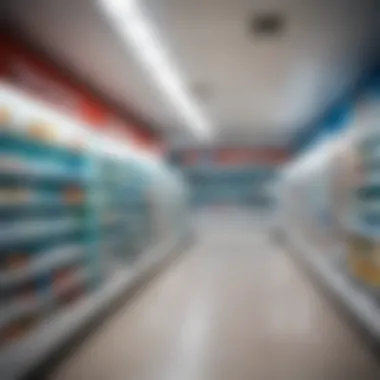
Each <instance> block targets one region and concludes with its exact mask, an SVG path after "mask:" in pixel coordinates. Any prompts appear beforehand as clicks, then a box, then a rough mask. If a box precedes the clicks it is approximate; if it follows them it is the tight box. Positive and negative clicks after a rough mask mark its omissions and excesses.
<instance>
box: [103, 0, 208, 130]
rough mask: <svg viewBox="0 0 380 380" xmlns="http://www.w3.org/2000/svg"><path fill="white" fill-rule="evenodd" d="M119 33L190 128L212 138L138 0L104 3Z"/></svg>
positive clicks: (203, 118) (204, 120)
mask: <svg viewBox="0 0 380 380" xmlns="http://www.w3.org/2000/svg"><path fill="white" fill-rule="evenodd" d="M100 3H101V5H102V6H103V8H104V9H105V10H106V12H107V14H108V15H109V16H110V17H111V19H112V21H113V22H114V23H115V25H116V27H117V29H118V31H119V32H120V33H121V35H122V36H123V37H124V38H126V39H127V40H128V41H129V42H130V44H131V45H132V46H133V48H134V50H135V52H136V54H137V56H138V58H139V59H140V60H141V61H142V62H143V63H144V65H145V66H146V68H147V70H148V71H149V73H150V74H151V76H152V77H153V79H154V80H155V82H156V83H157V85H158V86H159V87H160V88H161V90H162V91H163V92H165V93H166V95H167V98H168V100H169V101H170V103H171V104H172V105H173V106H174V107H175V108H176V109H177V110H178V111H179V112H180V114H181V115H182V117H183V118H184V119H185V120H186V121H187V123H188V124H189V126H190V127H191V128H192V129H193V130H194V131H195V132H196V133H197V135H199V136H202V137H209V136H210V134H211V126H210V124H209V122H208V120H207V119H206V118H205V116H204V115H203V114H202V112H201V110H200V109H199V107H198V106H197V105H196V104H195V101H194V99H192V97H191V96H190V95H189V94H188V92H187V91H186V88H185V87H184V85H183V81H182V80H181V79H180V78H181V76H180V75H179V73H178V71H177V70H176V69H175V67H174V65H173V64H171V62H170V59H169V58H168V56H167V54H166V53H165V49H164V48H163V47H162V43H161V42H160V41H159V40H158V38H157V35H156V34H155V33H154V32H153V30H152V27H151V25H150V24H149V21H148V20H147V19H146V18H145V17H144V15H143V13H142V12H141V10H140V9H139V7H138V4H137V2H136V1H135V0H100Z"/></svg>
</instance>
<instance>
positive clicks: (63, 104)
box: [0, 36, 161, 152]
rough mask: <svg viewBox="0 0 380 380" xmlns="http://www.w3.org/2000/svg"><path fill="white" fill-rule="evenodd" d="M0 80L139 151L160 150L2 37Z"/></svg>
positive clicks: (149, 137)
mask: <svg viewBox="0 0 380 380" xmlns="http://www.w3.org/2000/svg"><path fill="white" fill-rule="evenodd" d="M1 78H2V80H4V81H6V82H8V83H11V84H12V85H14V86H17V87H18V88H20V89H22V90H23V91H25V92H29V93H32V94H33V95H34V96H37V97H39V98H41V99H42V100H44V101H46V102H47V103H49V104H51V105H52V106H54V107H56V108H59V109H60V110H62V111H63V112H65V113H67V114H70V115H71V116H74V117H76V118H78V119H80V120H81V121H83V122H85V123H87V124H88V125H89V126H91V127H93V128H96V129H102V130H106V131H108V130H109V131H110V133H111V134H117V135H118V137H119V138H124V139H125V140H128V141H129V142H132V143H134V144H135V145H138V146H139V147H140V148H142V149H146V150H151V151H152V152H159V151H161V143H160V142H159V141H158V139H157V137H156V136H154V135H153V133H150V132H149V131H147V130H146V129H144V127H143V126H141V125H138V124H137V123H135V122H131V121H130V120H126V118H125V117H124V116H123V115H120V113H119V112H117V111H115V110H113V109H111V108H110V107H108V106H106V105H105V104H104V103H103V102H102V101H101V100H99V99H98V98H97V97H96V96H94V95H93V94H92V93H91V92H89V91H87V90H86V89H85V88H83V87H82V86H80V85H77V84H76V83H74V82H73V81H72V80H70V79H69V78H68V77H67V76H65V75H64V74H63V73H62V72H61V71H60V70H58V69H57V68H56V67H55V66H54V65H52V64H50V63H49V62H46V61H45V60H44V59H42V58H41V57H40V56H38V55H36V54H35V53H33V52H31V51H30V49H29V48H28V47H26V46H25V45H24V44H22V43H20V42H19V41H16V40H14V39H13V38H10V37H4V36H1V41H0V79H1Z"/></svg>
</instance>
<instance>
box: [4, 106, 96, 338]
mask: <svg viewBox="0 0 380 380" xmlns="http://www.w3.org/2000/svg"><path fill="white" fill-rule="evenodd" d="M5 112H6V111H5V110H3V120H2V124H1V132H0V181H1V182H0V186H1V188H0V223H1V235H0V251H1V253H0V255H1V256H0V292H1V293H0V310H1V319H0V339H1V342H9V341H12V340H13V339H15V338H17V337H19V336H22V335H23V334H25V333H26V332H27V331H28V330H29V329H30V328H32V327H33V326H34V325H35V324H36V323H37V322H38V321H39V320H40V319H41V318H43V317H44V316H46V315H47V314H49V313H51V312H52V311H54V310H55V309H56V308H59V307H60V306H61V305H62V304H65V303H67V302H73V301H74V300H75V299H76V298H79V297H81V296H82V295H83V294H84V293H85V292H86V291H87V290H88V288H89V283H90V279H91V277H92V276H95V273H93V272H91V271H89V270H88V267H87V266H86V264H87V252H86V236H87V235H88V233H89V231H88V228H87V224H86V217H87V210H86V208H87V207H86V204H85V192H86V187H87V186H88V184H89V180H90V179H89V178H87V177H86V165H87V158H86V156H85V155H84V153H83V151H82V149H81V148H80V146H74V144H73V146H72V147H68V146H66V147H64V146H58V145H54V143H53V141H54V134H53V132H52V128H50V126H47V125H43V124H33V125H31V126H30V127H29V129H28V130H27V131H26V132H25V131H23V132H24V133H23V132H21V131H18V132H17V131H15V130H12V129H10V128H9V127H10V124H8V122H7V120H6V118H5V117H4V113H5Z"/></svg>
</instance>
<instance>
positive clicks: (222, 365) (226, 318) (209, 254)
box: [52, 212, 380, 380]
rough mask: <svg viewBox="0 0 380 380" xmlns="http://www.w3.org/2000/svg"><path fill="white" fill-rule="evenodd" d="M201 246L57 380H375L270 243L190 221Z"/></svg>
mask: <svg viewBox="0 0 380 380" xmlns="http://www.w3.org/2000/svg"><path fill="white" fill-rule="evenodd" d="M196 224H197V226H198V230H199V240H198V243H197V244H196V245H194V247H193V248H191V249H190V250H189V252H188V253H187V254H185V255H184V256H183V257H182V258H181V259H180V260H178V261H177V262H175V263H174V264H173V265H172V266H170V267H169V268H168V269H167V270H166V271H165V272H163V273H162V274H161V275H160V276H158V277H157V278H156V279H155V280H154V281H153V282H152V283H151V284H149V285H148V286H147V287H146V288H145V289H144V290H142V291H141V292H140V293H139V294H138V295H137V296H136V297H135V298H134V299H133V300H132V301H131V302H129V303H128V304H127V305H125V307H124V308H123V309H121V310H120V311H119V312H118V313H117V314H116V315H115V316H114V317H113V318H111V319H110V320H109V321H108V322H107V323H106V324H105V325H104V327H103V328H102V329H100V330H98V331H97V332H96V333H95V334H94V335H93V336H91V337H90V338H89V339H88V340H87V341H86V342H85V343H84V344H83V345H82V346H81V347H79V348H78V349H77V350H76V351H74V352H73V354H72V356H71V357H69V358H68V359H67V360H66V362H64V363H63V364H62V365H61V366H60V367H59V368H58V369H57V371H56V373H54V374H53V375H52V379H55V380H76V379H78V380H79V379H80V380H87V379H88V380H97V379H99V380H100V379H109V380H122V379H123V380H124V379H133V380H143V379H144V380H145V379H146V380H214V379H215V380H227V379H228V380H230V379H231V380H245V379H247V380H254V379H258V380H262V379H273V380H274V379H281V380H314V379H315V380H340V379H342V380H351V379H352V380H359V379H360V380H361V379H379V378H380V372H379V368H378V367H377V365H376V363H375V361H374V358H373V356H371V355H370V354H369V352H368V351H367V350H366V348H365V347H364V344H363V343H362V342H361V340H360V339H358V337H357V336H356V335H355V333H354V332H353V331H352V330H351V329H350V328H349V327H347V325H346V324H345V322H344V321H342V320H341V319H340V318H339V317H338V316H337V315H336V313H335V311H333V310H332V309H331V307H330V305H329V304H328V303H327V302H326V301H325V300H324V299H323V298H322V297H321V296H320V294H319V292H318V291H317V290H315V289H314V287H313V286H312V285H311V284H310V282H309V280H308V279H307V278H306V277H305V276H304V275H303V274H302V273H300V272H299V270H298V268H296V267H295V266H294V264H293V262H292V261H291V260H290V259H289V258H288V256H287V255H286V254H285V253H284V252H283V251H282V249H281V247H279V246H278V245H276V243H274V242H272V241H271V240H270V237H269V235H268V234H267V231H266V225H267V223H266V221H265V219H260V218H257V217H256V218H252V217H251V216H249V214H247V213H245V214H244V215H243V214H242V213H240V212H213V213H209V214H206V213H203V214H200V215H198V216H197V217H196Z"/></svg>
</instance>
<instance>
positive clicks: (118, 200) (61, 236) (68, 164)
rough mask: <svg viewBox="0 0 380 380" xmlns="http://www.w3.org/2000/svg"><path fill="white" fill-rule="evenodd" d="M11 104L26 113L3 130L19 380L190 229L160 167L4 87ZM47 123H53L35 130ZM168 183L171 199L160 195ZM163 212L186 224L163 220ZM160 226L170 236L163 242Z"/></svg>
mask: <svg viewBox="0 0 380 380" xmlns="http://www.w3.org/2000/svg"><path fill="white" fill-rule="evenodd" d="M4 95H5V96H4ZM4 97H5V104H6V105H7V104H8V103H7V101H9V104H10V106H9V107H10V108H11V109H12V111H13V112H14V113H16V116H18V110H20V109H23V107H24V108H25V109H23V112H22V116H23V118H20V117H16V119H17V122H13V121H12V120H6V121H4V119H2V120H1V123H0V374H1V378H2V380H3V379H4V380H10V379H12V380H13V379H18V378H19V377H21V376H24V375H25V374H27V372H28V371H30V370H31V369H35V367H36V366H38V364H39V363H41V362H42V361H44V360H46V357H47V356H48V355H51V354H52V353H53V351H54V350H57V349H58V348H59V347H60V345H62V344H63V343H64V342H66V341H67V340H68V339H71V337H72V336H73V335H74V334H75V333H77V332H78V331H79V330H80V329H82V328H83V327H84V326H86V325H87V324H88V323H90V322H91V321H92V320H94V319H96V317H97V316H98V315H101V314H102V313H103V312H104V310H105V308H108V307H109V305H110V304H111V303H112V302H115V301H116V300H117V299H118V298H119V297H120V296H121V295H122V294H124V293H125V292H126V291H127V290H128V289H129V288H131V287H133V286H134V284H135V283H137V282H138V281H139V279H141V278H142V276H144V275H146V273H148V272H149V271H150V270H153V268H154V267H155V266H157V265H158V264H159V263H160V262H162V261H163V260H164V258H165V257H166V256H168V255H169V254H170V253H173V251H175V250H176V249H178V247H179V246H180V245H181V244H182V242H183V240H184V239H185V237H186V235H187V232H188V231H187V230H186V229H185V228H183V229H180V228H174V226H184V225H185V218H186V211H185V210H187V209H186V205H185V201H186V200H185V198H181V197H180V194H179V193H178V194H176V195H174V193H173V194H171V193H170V191H169V190H170V188H171V186H174V185H175V184H176V183H177V182H179V179H178V178H176V177H175V176H172V175H169V174H168V173H169V172H168V170H167V169H166V168H165V166H164V164H163V163H162V162H159V160H158V159H156V158H150V157H149V158H147V157H145V156H144V155H143V154H141V153H139V152H133V151H131V150H130V148H129V147H127V146H125V145H123V144H120V143H119V142H117V141H115V140H113V139H112V138H108V137H104V136H97V135H94V134H93V133H92V132H91V131H90V129H89V130H86V129H85V128H83V126H79V125H76V123H75V121H73V120H68V119H67V118H65V117H63V116H62V115H60V114H58V113H56V112H55V111H51V110H49V109H47V108H46V106H45V105H43V104H39V103H36V104H34V102H35V101H34V100H33V99H30V98H28V97H26V96H25V95H24V94H20V93H19V92H17V91H16V90H14V89H12V88H6V91H4V89H3V88H2V87H0V100H1V102H0V109H1V107H2V106H3V103H2V102H3V98H4ZM9 104H8V105H9ZM0 113H1V112H0ZM45 117H46V119H47V123H48V124H46V123H44V124H41V123H39V124H38V125H37V126H36V125H35V124H34V123H32V125H29V124H28V123H29V119H32V120H35V119H36V118H38V119H44V118H45ZM51 130H54V131H55V132H56V134H55V133H54V134H52V133H51ZM68 131H69V132H70V133H69V132H68ZM48 132H49V133H48ZM59 133H62V136H61V135H59ZM84 142H85V143H86V144H84ZM169 177H170V178H171V180H172V184H171V185H170V186H169V187H168V188H167V191H166V192H158V191H156V189H160V188H164V182H165V181H166V180H167V179H168V178H169ZM152 195H154V196H152ZM168 197H171V199H170V201H168V200H167V199H166V198H168ZM174 197H176V199H178V204H176V203H175V202H174V201H175V199H174ZM165 202H166V203H165ZM163 205H165V206H164V207H166V208H170V207H176V208H178V209H181V210H182V213H181V214H179V215H180V217H178V218H177V219H175V220H174V218H175V213H173V214H171V213H170V212H167V213H163V214H160V218H161V219H155V216H156V214H157V215H158V213H157V211H156V209H159V208H161V207H162V206H163ZM172 211H174V210H172ZM167 219H170V220H167ZM157 223H158V224H165V223H168V224H169V225H170V226H171V228H172V231H170V232H171V233H170V234H168V235H165V236H164V235H159V234H158V233H157V231H156V229H155V227H156V226H155V224H157ZM16 353H17V355H16ZM15 355H16V356H17V360H16V359H15V357H16V356H15Z"/></svg>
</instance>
